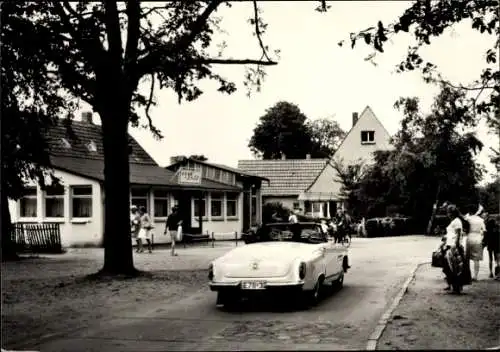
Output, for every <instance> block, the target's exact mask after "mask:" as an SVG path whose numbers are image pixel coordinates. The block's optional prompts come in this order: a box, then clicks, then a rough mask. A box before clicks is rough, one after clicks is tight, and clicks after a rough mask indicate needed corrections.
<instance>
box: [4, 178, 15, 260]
mask: <svg viewBox="0 0 500 352" xmlns="http://www.w3.org/2000/svg"><path fill="white" fill-rule="evenodd" d="M2 188H3V187H2ZM1 193H2V195H1V199H0V202H1V203H2V205H1V206H2V218H1V220H0V221H1V222H2V226H1V229H2V261H7V260H17V259H19V257H18V255H17V253H16V246H15V243H14V241H12V237H11V236H12V220H11V217H10V211H9V198H8V197H7V194H6V192H1Z"/></svg>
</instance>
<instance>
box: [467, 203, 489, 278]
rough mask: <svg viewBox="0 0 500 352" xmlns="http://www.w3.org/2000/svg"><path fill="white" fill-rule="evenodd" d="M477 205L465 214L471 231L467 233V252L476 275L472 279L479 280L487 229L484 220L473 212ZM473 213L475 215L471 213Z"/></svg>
mask: <svg viewBox="0 0 500 352" xmlns="http://www.w3.org/2000/svg"><path fill="white" fill-rule="evenodd" d="M475 210H476V207H470V209H469V212H468V214H467V215H465V220H467V222H468V223H469V232H468V233H467V234H466V242H465V243H466V245H465V253H466V257H467V260H471V261H473V262H474V275H473V276H472V281H477V279H478V275H479V265H480V262H481V260H483V251H484V248H483V235H484V232H485V231H486V226H485V224H484V220H483V219H482V218H481V217H480V216H479V215H476V214H477V213H476V214H475V213H473V212H474V211H475ZM471 214H473V215H471Z"/></svg>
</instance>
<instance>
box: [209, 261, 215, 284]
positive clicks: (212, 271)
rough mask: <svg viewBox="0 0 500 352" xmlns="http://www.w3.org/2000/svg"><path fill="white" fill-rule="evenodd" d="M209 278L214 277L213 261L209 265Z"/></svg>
mask: <svg viewBox="0 0 500 352" xmlns="http://www.w3.org/2000/svg"><path fill="white" fill-rule="evenodd" d="M208 279H209V280H210V281H212V280H213V279H214V265H213V264H212V263H210V265H209V266H208Z"/></svg>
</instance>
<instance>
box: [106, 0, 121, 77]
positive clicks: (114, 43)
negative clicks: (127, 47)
mask: <svg viewBox="0 0 500 352" xmlns="http://www.w3.org/2000/svg"><path fill="white" fill-rule="evenodd" d="M104 8H105V10H106V13H105V17H104V19H105V24H106V34H107V38H108V45H109V55H110V58H111V60H112V63H110V64H111V65H112V66H115V65H116V67H118V68H120V70H121V68H122V64H123V59H122V53H123V48H122V37H121V30H120V20H119V17H118V8H117V5H116V1H110V0H105V1H104Z"/></svg>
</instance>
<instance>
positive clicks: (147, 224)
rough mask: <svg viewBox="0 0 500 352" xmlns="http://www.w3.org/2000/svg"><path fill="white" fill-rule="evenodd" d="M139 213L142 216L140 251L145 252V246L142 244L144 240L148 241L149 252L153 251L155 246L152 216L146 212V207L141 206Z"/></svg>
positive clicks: (139, 236) (139, 238) (139, 237)
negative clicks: (152, 235)
mask: <svg viewBox="0 0 500 352" xmlns="http://www.w3.org/2000/svg"><path fill="white" fill-rule="evenodd" d="M139 214H140V216H141V229H140V230H139V235H138V236H137V239H138V247H139V248H138V252H139V253H142V252H144V247H143V246H142V241H146V243H147V244H148V252H149V253H153V246H152V242H151V230H152V229H153V224H152V222H151V217H150V216H149V214H148V213H147V212H146V207H144V206H140V207H139Z"/></svg>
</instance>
